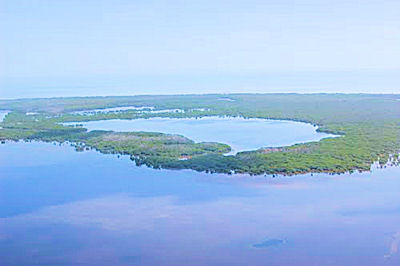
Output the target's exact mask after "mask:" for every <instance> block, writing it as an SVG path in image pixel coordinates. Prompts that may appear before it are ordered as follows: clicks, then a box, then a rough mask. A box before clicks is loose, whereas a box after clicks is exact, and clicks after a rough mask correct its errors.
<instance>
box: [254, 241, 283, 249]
mask: <svg viewBox="0 0 400 266" xmlns="http://www.w3.org/2000/svg"><path fill="white" fill-rule="evenodd" d="M284 243H285V241H284V240H282V239H267V240H264V241H263V242H261V243H257V244H254V245H253V247H254V248H268V247H276V246H280V245H282V244H284Z"/></svg>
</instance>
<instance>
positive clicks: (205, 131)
mask: <svg viewBox="0 0 400 266" xmlns="http://www.w3.org/2000/svg"><path fill="white" fill-rule="evenodd" d="M65 124H76V123H74V122H72V123H65ZM79 124H82V125H83V126H84V127H85V128H87V129H89V130H114V131H121V132H126V131H149V132H162V133H168V134H180V135H184V136H186V137H188V138H190V139H192V140H194V141H196V142H202V141H210V142H220V143H226V144H229V145H230V146H231V147H232V154H234V153H236V152H239V151H247V150H256V149H258V148H262V147H279V146H287V145H292V144H296V143H302V142H309V141H318V140H320V139H322V138H326V137H334V136H333V135H330V134H325V133H319V132H316V129H317V128H316V127H314V126H312V125H310V124H306V123H300V122H293V121H281V120H268V119H244V118H239V117H235V118H234V117H229V118H227V117H203V118H197V119H195V118H185V119H182V118H150V119H133V120H120V119H113V120H100V121H90V122H85V123H80V122H79Z"/></svg>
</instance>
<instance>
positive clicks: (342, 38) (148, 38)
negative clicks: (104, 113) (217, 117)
mask: <svg viewBox="0 0 400 266" xmlns="http://www.w3.org/2000/svg"><path fill="white" fill-rule="evenodd" d="M399 10H400V1H399V0H379V1H377V0H347V1H342V0H331V1H328V0H326V1H324V0H310V1H307V0H302V1H300V0H297V1H295V0H292V1H289V0H279V1H268V0H264V1H253V0H246V1H236V0H230V1H217V0H213V1H210V0H203V1H187V0H186V1H172V0H171V1H157V0H136V1H135V0H130V1H126V0H96V1H92V0H79V1H77V0H57V1H54V0H0V99H6V98H23V97H51V96H86V95H135V94H180V93H216V92H217V93H229V92H266V93H267V92H300V93H308V92H345V93H352V92H367V93H371V92H373V93H399V92H400V16H399Z"/></svg>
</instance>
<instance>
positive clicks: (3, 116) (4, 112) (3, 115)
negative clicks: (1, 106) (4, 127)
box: [0, 110, 10, 123]
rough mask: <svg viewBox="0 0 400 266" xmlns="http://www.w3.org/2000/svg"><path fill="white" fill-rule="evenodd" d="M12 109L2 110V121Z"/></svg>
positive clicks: (0, 114) (0, 113) (0, 115)
mask: <svg viewBox="0 0 400 266" xmlns="http://www.w3.org/2000/svg"><path fill="white" fill-rule="evenodd" d="M9 112H10V111H4V110H0V123H1V122H3V120H4V118H5V117H6V115H7V114H8V113H9Z"/></svg>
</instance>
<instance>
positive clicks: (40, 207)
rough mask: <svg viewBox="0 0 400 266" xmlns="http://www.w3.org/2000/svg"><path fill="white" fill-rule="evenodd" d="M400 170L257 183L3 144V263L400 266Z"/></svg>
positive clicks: (88, 154) (64, 147) (55, 147)
mask: <svg viewBox="0 0 400 266" xmlns="http://www.w3.org/2000/svg"><path fill="white" fill-rule="evenodd" d="M399 177H400V169H399V168H386V169H379V170H377V169H374V170H373V171H372V172H371V173H363V174H358V173H357V174H352V175H340V176H329V175H326V174H321V175H314V176H310V175H302V176H295V177H290V178H288V177H278V178H271V177H249V176H246V175H233V176H227V175H215V174H213V175H211V174H205V173H198V172H194V171H189V170H185V171H169V170H152V169H148V168H145V167H136V166H134V164H133V163H132V162H131V161H130V160H129V159H128V158H127V157H121V158H117V156H115V155H104V154H100V153H98V152H95V151H87V152H80V153H79V152H75V151H74V150H73V148H71V147H69V146H67V145H62V146H58V145H52V144H44V143H21V142H20V143H6V144H3V145H0V261H1V263H0V264H1V265H27V264H28V265H32V264H33V265H36V264H38V265H55V264H57V265H59V264H63V265H76V264H83V265H130V264H138V265H204V264H208V265H210V264H211V265H243V264H245V265H399V263H400V254H399V253H398V250H397V247H398V244H399V240H400V196H399V192H398V188H399V187H400V178H399Z"/></svg>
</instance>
